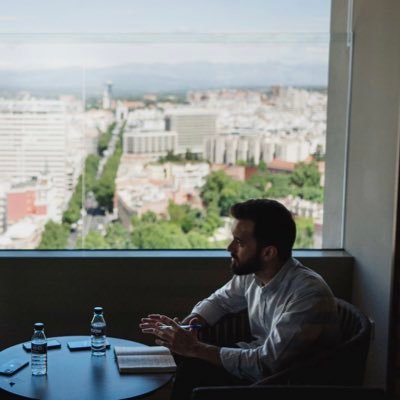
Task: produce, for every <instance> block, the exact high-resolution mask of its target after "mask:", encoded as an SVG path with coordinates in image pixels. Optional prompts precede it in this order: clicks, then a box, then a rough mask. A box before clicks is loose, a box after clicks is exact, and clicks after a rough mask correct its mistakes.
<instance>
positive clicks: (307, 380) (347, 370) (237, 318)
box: [200, 298, 371, 386]
mask: <svg viewBox="0 0 400 400" xmlns="http://www.w3.org/2000/svg"><path fill="white" fill-rule="evenodd" d="M336 300H337V305H338V313H339V319H340V327H341V332H342V342H341V343H340V344H339V345H338V346H337V347H336V348H334V349H330V350H327V351H325V352H323V353H321V354H318V355H316V356H315V357H313V358H311V359H309V360H306V361H305V362H303V361H302V362H301V363H297V364H293V365H292V366H290V367H289V368H286V369H285V370H282V371H280V372H277V373H276V374H274V375H271V376H268V377H266V378H264V379H262V380H260V381H258V382H256V383H255V384H256V385H259V384H261V385H269V384H298V385H300V384H301V385H307V384H309V385H348V386H353V385H362V384H363V381H364V374H365V368H366V360H367V355H368V351H369V345H370V338H371V322H370V320H369V319H368V317H367V316H366V315H365V314H364V313H362V312H361V311H360V310H359V309H358V308H357V307H355V306H354V305H352V304H350V303H348V302H347V301H345V300H343V299H339V298H337V299H336ZM200 339H201V340H204V341H207V342H209V343H214V344H216V345H220V346H230V345H232V344H233V343H235V342H237V341H240V340H245V341H246V340H250V339H251V334H250V328H249V323H248V316H247V310H242V311H241V312H240V313H237V314H229V315H226V316H224V317H223V318H222V319H221V320H220V321H218V322H217V324H216V325H214V326H213V327H210V328H208V329H207V330H204V331H203V332H202V334H201V337H200Z"/></svg>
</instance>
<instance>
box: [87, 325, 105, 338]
mask: <svg viewBox="0 0 400 400" xmlns="http://www.w3.org/2000/svg"><path fill="white" fill-rule="evenodd" d="M90 333H91V334H92V335H93V336H104V335H105V334H106V327H105V326H93V325H92V327H91V328H90Z"/></svg>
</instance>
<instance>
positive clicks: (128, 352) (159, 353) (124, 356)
mask: <svg viewBox="0 0 400 400" xmlns="http://www.w3.org/2000/svg"><path fill="white" fill-rule="evenodd" d="M114 352H115V356H116V358H117V364H118V369H119V372H121V373H131V374H134V373H144V372H174V371H175V370H176V364H175V360H174V357H173V356H172V354H171V352H170V351H169V349H168V348H167V347H164V346H114Z"/></svg>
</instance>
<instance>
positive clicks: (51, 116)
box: [0, 98, 67, 215]
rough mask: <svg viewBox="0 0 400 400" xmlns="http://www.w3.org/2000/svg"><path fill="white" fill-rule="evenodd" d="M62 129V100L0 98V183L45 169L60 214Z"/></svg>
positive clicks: (63, 168)
mask: <svg viewBox="0 0 400 400" xmlns="http://www.w3.org/2000/svg"><path fill="white" fill-rule="evenodd" d="M66 133H67V128H66V111H65V105H64V103H63V102H61V101H58V100H39V99H33V98H30V99H26V100H5V99H0V183H5V182H10V181H12V180H17V181H23V180H28V179H29V178H31V177H33V176H39V175H40V174H41V173H43V172H45V173H47V174H48V175H49V176H50V177H51V178H52V181H53V182H54V185H55V188H56V198H55V199H54V202H56V204H57V205H59V207H57V208H58V209H59V210H60V215H61V209H62V204H63V203H64V202H65V199H66V197H67V196H66V191H67V175H66Z"/></svg>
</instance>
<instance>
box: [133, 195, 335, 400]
mask: <svg viewBox="0 0 400 400" xmlns="http://www.w3.org/2000/svg"><path fill="white" fill-rule="evenodd" d="M231 215H232V217H233V225H232V241H231V242H230V244H229V246H228V248H227V250H228V252H229V253H230V255H231V269H232V273H233V277H232V279H231V280H230V281H229V282H227V283H226V284H225V285H224V286H222V287H221V288H220V289H218V290H217V291H215V292H214V293H213V294H211V295H210V296H209V297H208V298H206V299H204V300H202V301H200V302H199V303H197V304H196V306H195V307H194V308H193V310H192V312H191V313H190V315H188V316H187V317H185V318H184V319H183V320H182V321H179V320H178V318H170V317H167V316H165V315H160V314H150V315H148V316H147V317H146V318H142V320H141V323H140V324H139V326H140V328H141V329H142V332H143V333H149V334H152V335H155V336H156V340H155V342H156V344H158V345H162V346H166V347H168V348H169V349H170V350H171V352H172V353H173V354H174V356H175V357H176V360H177V364H178V369H177V372H176V376H175V380H174V385H173V389H172V396H171V400H189V399H190V397H191V392H192V390H193V388H195V387H198V386H223V385H235V384H237V385H244V384H251V383H253V382H255V381H257V380H259V379H262V378H263V377H266V376H268V375H269V374H273V373H276V372H278V371H280V370H282V369H284V368H286V367H288V366H289V365H291V364H292V363H293V362H295V361H296V360H299V359H304V358H305V357H309V356H311V355H312V354H315V353H317V352H319V351H322V350H325V349H327V348H329V347H332V346H334V345H336V344H337V343H338V341H339V339H340V330H339V321H338V315H337V306H336V301H335V297H334V295H333V293H332V291H331V289H330V288H329V286H328V285H327V283H326V282H325V281H324V280H323V278H322V277H321V276H320V275H319V274H317V273H316V272H315V271H313V270H311V269H310V268H308V267H306V266H304V265H302V264H301V263H300V262H299V261H298V260H296V259H295V258H293V257H292V248H293V244H294V242H295V239H296V224H295V221H294V219H293V216H292V214H291V213H290V211H289V210H288V209H287V208H286V207H285V206H284V205H283V204H281V203H280V202H278V201H275V200H271V199H252V200H248V201H245V202H241V203H237V204H235V205H233V206H232V208H231ZM244 309H247V311H248V316H249V322H250V330H251V334H252V336H253V340H251V341H250V342H239V343H236V346H235V347H218V346H214V345H212V344H209V343H204V342H202V341H200V340H199V339H198V335H197V331H196V329H195V328H190V329H187V327H185V328H184V327H182V326H181V325H183V324H184V325H187V324H189V325H192V326H195V325H197V326H199V325H204V326H205V325H213V324H215V323H216V322H217V321H218V320H219V319H220V318H221V317H223V316H224V315H226V314H228V313H235V312H239V311H241V310H244Z"/></svg>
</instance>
